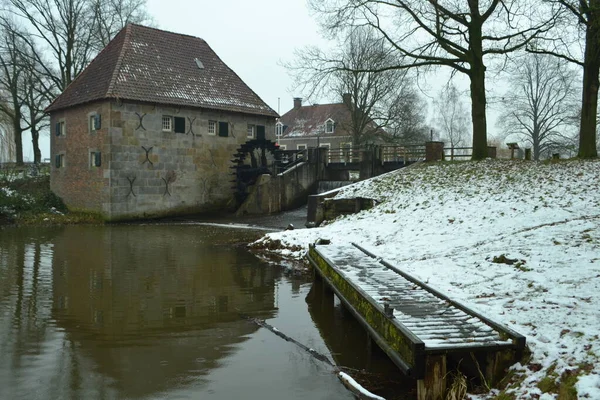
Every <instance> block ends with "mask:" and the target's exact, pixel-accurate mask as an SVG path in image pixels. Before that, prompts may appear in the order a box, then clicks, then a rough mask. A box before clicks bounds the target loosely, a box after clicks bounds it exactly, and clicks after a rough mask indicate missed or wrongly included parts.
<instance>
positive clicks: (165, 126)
mask: <svg viewBox="0 0 600 400" xmlns="http://www.w3.org/2000/svg"><path fill="white" fill-rule="evenodd" d="M162 130H163V132H171V131H172V130H173V117H170V116H166V115H163V117H162Z"/></svg>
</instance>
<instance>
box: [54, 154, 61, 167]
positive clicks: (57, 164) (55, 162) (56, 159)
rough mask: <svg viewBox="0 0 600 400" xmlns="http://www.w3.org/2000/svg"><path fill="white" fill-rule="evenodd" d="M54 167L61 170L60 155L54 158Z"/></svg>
mask: <svg viewBox="0 0 600 400" xmlns="http://www.w3.org/2000/svg"><path fill="white" fill-rule="evenodd" d="M54 166H55V167H56V168H60V154H57V155H55V156H54Z"/></svg>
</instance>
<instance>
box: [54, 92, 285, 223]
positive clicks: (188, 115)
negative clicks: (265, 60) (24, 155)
mask: <svg viewBox="0 0 600 400" xmlns="http://www.w3.org/2000/svg"><path fill="white" fill-rule="evenodd" d="M89 110H90V107H81V108H78V109H76V110H73V111H70V112H68V113H64V115H62V114H59V113H56V115H53V116H52V120H53V123H54V120H55V119H56V120H58V119H59V118H65V122H66V125H67V135H66V136H65V137H64V138H62V137H55V136H53V140H52V151H53V153H52V154H53V156H54V154H56V153H55V152H57V151H62V149H63V148H64V147H66V149H67V154H66V164H67V166H66V167H65V168H64V169H62V170H61V169H60V168H58V169H57V168H53V171H52V172H53V173H52V188H53V190H54V191H55V193H57V194H58V195H59V196H61V197H63V199H64V200H65V202H66V203H67V204H68V205H69V206H70V207H76V208H85V209H92V210H95V211H99V212H102V213H103V214H104V216H105V217H106V218H107V219H109V220H122V219H138V218H148V217H160V216H169V215H177V214H188V213H200V212H206V211H211V210H224V209H227V208H230V207H232V206H233V201H232V200H233V189H232V187H233V186H234V184H233V183H231V182H230V181H231V180H232V179H233V178H234V176H233V174H232V172H233V170H232V169H231V168H230V167H231V166H232V165H233V164H232V163H231V160H232V159H233V157H234V154H235V153H236V151H237V149H238V148H239V147H240V146H241V144H243V143H244V142H246V141H247V140H249V139H248V137H247V127H248V124H252V125H264V126H265V127H266V133H267V139H271V140H273V139H274V133H275V125H274V124H275V120H274V118H268V117H261V116H252V115H245V114H237V113H228V112H219V111H213V110H200V109H182V108H176V107H164V106H154V105H143V104H134V103H120V102H119V103H117V102H112V103H108V102H107V103H102V113H103V117H102V118H103V119H102V124H103V125H102V129H101V132H100V133H99V134H98V135H97V136H99V137H100V139H102V138H104V140H105V142H103V143H102V146H103V148H102V156H103V165H102V169H103V170H104V171H103V173H101V175H99V176H100V178H102V179H101V181H102V195H103V196H102V197H101V200H100V201H94V202H92V201H91V198H94V199H95V198H96V196H95V195H94V194H92V193H93V192H92V193H87V194H81V193H79V192H81V189H82V188H83V187H84V186H85V185H90V184H91V182H89V183H85V184H84V183H81V182H80V178H82V177H85V176H86V175H85V174H84V172H85V171H83V170H84V168H83V167H81V166H80V165H82V164H81V162H80V161H81V160H83V158H82V156H81V154H79V153H82V152H84V151H86V147H88V148H89V147H97V146H100V143H97V142H94V141H93V139H94V138H93V137H92V136H90V135H89V134H88V135H87V136H86V135H83V134H81V135H79V136H81V138H79V137H78V136H76V138H75V139H73V141H74V142H75V143H79V142H81V143H80V144H78V145H77V146H75V145H74V144H71V141H70V137H69V129H70V126H71V124H73V125H75V126H77V124H79V123H80V122H79V121H83V122H81V123H82V124H83V123H84V122H85V121H84V120H87V115H88V113H89V112H90V111H89ZM163 116H170V117H178V118H184V119H185V133H175V132H174V131H173V130H172V131H170V132H165V131H163V125H162V118H163ZM71 119H72V120H74V121H73V122H71ZM209 121H216V122H227V123H228V126H229V134H228V136H227V137H221V136H219V135H209V133H208V124H209ZM53 126H54V125H53ZM104 129H106V130H107V132H106V134H104V135H103V132H102V131H103V130H104ZM144 148H145V149H144ZM147 150H148V153H146V151H147ZM71 153H75V154H71ZM86 153H87V151H86ZM146 154H148V156H147V157H146ZM71 157H73V158H74V160H75V161H77V164H76V165H77V166H76V167H75V168H71V164H70V163H69V160H70V158H71ZM53 160H54V158H53ZM80 170H81V171H80ZM71 171H73V172H74V175H73V176H72V175H71V173H72V172H71Z"/></svg>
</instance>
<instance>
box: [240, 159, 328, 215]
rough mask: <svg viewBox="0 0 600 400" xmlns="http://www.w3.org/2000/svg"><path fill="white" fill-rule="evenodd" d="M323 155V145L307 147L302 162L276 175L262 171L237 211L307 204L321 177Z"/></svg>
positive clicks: (261, 211)
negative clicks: (265, 173) (313, 147)
mask: <svg viewBox="0 0 600 400" xmlns="http://www.w3.org/2000/svg"><path fill="white" fill-rule="evenodd" d="M326 156H327V152H326V151H323V149H309V150H308V157H307V160H306V161H305V162H303V163H300V164H298V165H296V166H294V167H292V168H290V169H289V170H287V171H285V172H283V173H281V174H278V175H275V176H271V175H261V176H260V177H259V178H258V179H257V181H256V184H255V185H254V186H253V187H252V188H251V191H250V193H249V194H248V197H247V198H246V200H245V201H244V203H243V204H242V205H241V206H240V207H239V209H238V210H237V215H244V214H271V213H275V212H280V211H286V210H291V209H294V208H296V207H299V206H301V205H303V204H306V200H307V198H308V196H309V195H310V194H311V193H314V191H315V190H316V186H317V184H318V181H319V180H320V179H321V178H322V177H323V172H324V166H325V157H326Z"/></svg>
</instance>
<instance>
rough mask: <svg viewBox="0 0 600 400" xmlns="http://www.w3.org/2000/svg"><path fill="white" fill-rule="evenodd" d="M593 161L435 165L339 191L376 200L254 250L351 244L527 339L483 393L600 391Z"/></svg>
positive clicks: (599, 205) (275, 236)
mask: <svg viewBox="0 0 600 400" xmlns="http://www.w3.org/2000/svg"><path fill="white" fill-rule="evenodd" d="M598 182H600V161H561V162H556V163H535V162H521V161H514V162H511V161H499V160H497V161H491V160H487V161H482V162H465V163H438V164H432V165H423V166H419V167H415V168H411V169H406V170H400V171H396V172H393V173H390V174H386V175H384V176H380V177H377V178H374V179H371V180H369V181H364V182H360V183H357V184H355V185H352V186H348V187H345V188H343V189H342V190H341V191H340V193H339V194H338V197H339V198H350V197H357V196H360V197H366V198H372V199H375V200H376V201H377V206H376V207H374V208H373V209H371V210H365V211H361V212H360V213H358V214H355V215H351V216H346V217H341V218H339V219H337V220H335V221H332V222H329V223H328V224H327V225H325V226H323V227H320V228H316V229H299V230H293V231H287V232H278V233H270V234H268V235H266V236H265V237H264V238H263V239H261V240H260V241H259V242H257V243H255V244H254V247H262V248H265V249H267V250H269V251H272V252H275V253H277V254H278V255H280V256H285V257H289V258H296V259H297V258H301V257H302V256H303V254H304V252H305V251H306V249H307V246H308V244H309V243H311V242H314V241H315V240H316V239H318V238H326V239H330V240H332V241H333V242H335V241H353V242H357V243H360V244H361V245H362V246H364V247H366V248H367V249H368V250H370V251H372V252H374V253H376V254H378V255H381V256H382V257H384V258H385V259H386V260H388V261H390V262H392V263H393V264H396V265H398V266H399V267H401V268H403V269H405V270H407V271H408V272H410V273H412V274H414V275H416V276H417V277H419V278H420V279H422V280H424V281H427V282H429V284H430V285H432V286H434V287H436V288H438V289H440V290H441V291H443V292H445V293H447V294H448V295H450V296H451V297H453V298H455V299H457V300H459V301H462V302H464V303H466V304H468V305H469V306H471V307H473V308H475V309H477V310H479V311H480V312H482V313H484V314H485V315H488V316H490V317H492V318H493V319H496V320H498V321H499V322H502V323H504V324H506V325H507V326H509V327H511V328H513V329H515V330H516V331H518V332H520V333H522V334H524V335H525V336H527V341H528V346H529V348H530V350H531V352H532V354H531V358H530V359H528V360H524V364H523V365H521V364H518V365H516V366H515V367H513V370H512V372H511V374H510V375H509V379H507V382H504V386H505V387H503V388H502V390H500V391H499V390H496V391H492V392H490V393H488V394H485V395H470V396H471V398H480V399H494V398H495V399H503V400H506V399H542V400H548V399H556V398H558V399H577V398H591V399H596V398H600V357H599V352H598V350H597V349H598V348H600V347H599V346H600V336H599V334H598V332H600V318H599V316H598V310H599V309H600V296H599V295H598V292H599V289H600V191H599V190H598Z"/></svg>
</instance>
